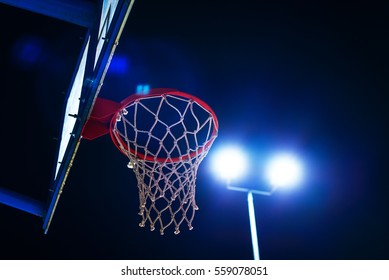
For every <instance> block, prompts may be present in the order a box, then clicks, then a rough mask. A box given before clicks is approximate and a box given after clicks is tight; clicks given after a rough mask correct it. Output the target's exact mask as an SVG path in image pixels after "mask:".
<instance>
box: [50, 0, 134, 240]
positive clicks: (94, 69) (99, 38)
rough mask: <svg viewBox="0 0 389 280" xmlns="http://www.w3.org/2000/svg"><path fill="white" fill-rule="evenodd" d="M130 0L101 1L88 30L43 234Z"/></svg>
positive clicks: (69, 98) (70, 95)
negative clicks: (93, 21) (92, 23)
mask: <svg viewBox="0 0 389 280" xmlns="http://www.w3.org/2000/svg"><path fill="white" fill-rule="evenodd" d="M133 3H134V0H102V1H100V3H99V7H98V13H97V16H96V20H95V23H94V25H93V26H92V27H91V28H89V29H88V31H87V35H86V37H85V42H84V46H83V49H82V51H81V53H80V58H79V62H78V65H77V67H76V69H75V71H74V75H73V80H72V83H71V85H70V87H69V89H68V93H67V101H66V104H65V108H64V115H63V127H62V132H61V135H60V141H59V145H58V154H57V159H56V163H55V167H54V171H53V173H54V174H53V179H52V185H51V187H50V190H49V196H50V197H49V204H48V206H47V211H46V213H45V216H44V223H43V229H44V231H45V233H47V231H48V229H49V227H50V223H51V221H52V219H53V216H54V212H55V209H56V206H57V204H58V201H59V198H60V196H61V193H62V190H63V188H64V185H65V182H66V179H67V176H68V174H69V171H70V169H71V167H72V163H73V160H74V158H75V155H76V153H77V149H78V146H79V144H80V140H81V132H82V128H83V127H84V125H85V122H86V120H87V119H88V117H89V115H90V113H91V110H92V108H93V105H94V102H95V99H96V97H97V96H98V94H99V91H100V89H101V87H102V85H103V81H104V78H105V74H106V72H107V70H108V67H109V64H110V61H111V59H112V56H113V55H114V52H115V48H116V46H117V44H118V42H119V38H120V36H121V33H122V30H123V28H124V26H125V24H126V21H127V18H128V15H129V13H130V11H131V8H132V6H133Z"/></svg>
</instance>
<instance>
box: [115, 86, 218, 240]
mask: <svg viewBox="0 0 389 280" xmlns="http://www.w3.org/2000/svg"><path fill="white" fill-rule="evenodd" d="M191 97H192V96H190V95H187V94H183V93H180V92H169V93H165V94H162V95H161V94H154V95H153V94H150V95H146V96H137V97H136V98H134V99H133V100H132V101H131V102H130V103H129V104H128V105H126V106H124V107H123V108H122V109H121V110H120V111H119V112H118V113H117V115H116V118H115V119H114V122H113V123H112V125H111V137H112V139H113V140H114V143H115V144H116V146H117V147H118V148H119V149H120V150H121V151H122V152H123V153H124V154H125V155H126V156H127V157H128V158H129V160H130V162H129V163H128V167H129V168H131V169H132V170H133V171H134V172H135V174H136V178H137V181H138V188H139V209H140V211H139V215H140V216H141V222H140V224H139V225H140V226H141V227H144V226H146V224H147V223H148V224H149V226H150V230H152V231H153V230H155V229H156V228H159V230H160V233H161V234H164V231H165V229H166V228H167V227H169V226H174V229H175V231H174V233H175V234H178V233H179V232H180V227H181V224H182V223H185V224H187V226H188V227H189V229H190V230H191V229H192V228H193V226H192V222H193V218H194V215H195V211H196V210H198V207H197V204H196V200H195V192H196V185H195V183H196V174H197V170H198V167H199V164H200V162H201V161H202V160H203V158H204V157H205V156H206V154H207V152H208V150H209V148H210V147H211V145H212V143H213V141H214V139H215V138H216V135H217V129H218V124H217V119H216V116H215V114H214V113H213V112H212V110H211V109H210V108H209V107H208V105H206V104H205V103H204V102H202V101H201V100H199V99H197V98H195V97H193V98H191Z"/></svg>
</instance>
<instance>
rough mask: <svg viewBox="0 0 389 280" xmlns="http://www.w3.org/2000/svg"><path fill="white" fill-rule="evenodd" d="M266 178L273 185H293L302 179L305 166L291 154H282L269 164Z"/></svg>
mask: <svg viewBox="0 0 389 280" xmlns="http://www.w3.org/2000/svg"><path fill="white" fill-rule="evenodd" d="M265 174H266V179H267V180H268V182H269V184H270V185H271V186H272V187H293V186H296V185H298V184H299V183H300V182H301V181H302V177H303V166H302V164H301V162H300V161H299V160H298V159H297V158H296V157H295V156H293V155H291V154H280V155H277V156H275V157H274V158H272V159H271V160H270V162H269V163H268V165H267V168H266V171H265Z"/></svg>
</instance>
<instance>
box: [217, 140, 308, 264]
mask: <svg viewBox="0 0 389 280" xmlns="http://www.w3.org/2000/svg"><path fill="white" fill-rule="evenodd" d="M246 162H247V160H246V156H245V154H244V153H243V152H241V151H240V150H239V149H237V148H236V147H232V148H231V147H228V148H225V149H223V150H220V151H219V153H218V154H216V156H215V158H214V162H213V166H214V171H215V172H216V173H218V175H219V176H220V177H221V178H224V179H225V180H226V185H227V189H228V190H232V191H239V192H246V193H247V206H248V213H249V220H250V233H251V243H252V247H253V256H254V260H260V254H259V245H258V235H257V225H256V219H255V209H254V201H253V194H258V195H265V196H270V195H272V194H273V193H274V192H275V191H276V190H277V189H278V188H288V187H293V186H296V185H298V184H299V183H300V182H301V180H302V177H303V167H302V164H301V163H300V161H299V160H298V159H297V158H296V157H295V156H293V155H291V154H288V153H282V154H277V155H275V156H274V157H273V158H271V159H270V161H269V162H268V164H267V166H266V169H265V177H266V180H267V182H268V184H269V186H270V187H271V190H270V191H262V190H256V189H249V188H242V187H237V186H233V185H232V184H231V180H232V179H233V178H237V177H241V176H242V175H243V174H244V172H245V168H246V165H247V163H246Z"/></svg>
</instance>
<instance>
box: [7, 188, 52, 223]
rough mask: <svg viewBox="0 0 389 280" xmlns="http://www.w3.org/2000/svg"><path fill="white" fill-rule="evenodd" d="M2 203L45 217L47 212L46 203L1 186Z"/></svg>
mask: <svg viewBox="0 0 389 280" xmlns="http://www.w3.org/2000/svg"><path fill="white" fill-rule="evenodd" d="M0 203H3V204H5V205H8V206H11V207H13V208H16V209H19V210H22V211H24V212H27V213H30V214H33V215H35V216H38V217H43V215H44V213H45V207H44V203H43V202H41V201H38V200H35V199H33V198H30V197H27V196H25V195H22V194H19V193H16V192H13V191H10V190H8V189H4V188H1V187H0Z"/></svg>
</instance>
